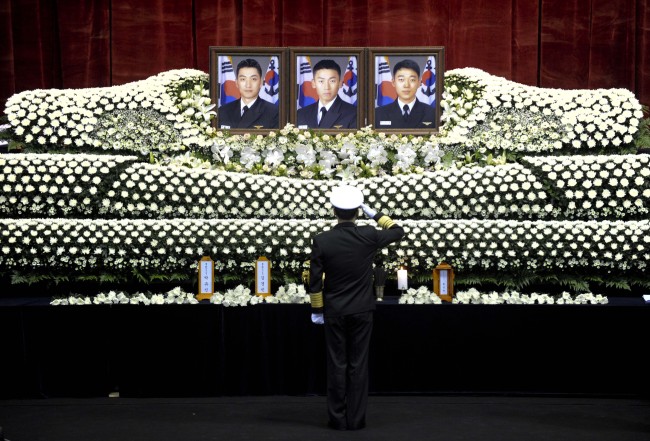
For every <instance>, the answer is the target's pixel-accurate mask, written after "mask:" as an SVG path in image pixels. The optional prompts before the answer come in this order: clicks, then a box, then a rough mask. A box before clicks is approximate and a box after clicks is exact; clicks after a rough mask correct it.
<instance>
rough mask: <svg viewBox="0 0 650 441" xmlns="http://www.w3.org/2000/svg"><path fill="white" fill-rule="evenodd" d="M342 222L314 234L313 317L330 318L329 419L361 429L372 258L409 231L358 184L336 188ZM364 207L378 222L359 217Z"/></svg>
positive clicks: (317, 320) (343, 427)
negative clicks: (367, 201)
mask: <svg viewBox="0 0 650 441" xmlns="http://www.w3.org/2000/svg"><path fill="white" fill-rule="evenodd" d="M330 202H331V204H332V206H333V207H334V215H335V216H336V218H337V224H336V225H335V226H334V227H333V228H332V229H331V230H329V231H325V232H323V233H320V234H318V235H316V236H315V237H314V238H313V243H312V250H311V261H310V280H309V292H310V298H311V306H312V321H313V322H314V323H316V324H324V327H325V345H326V351H327V356H326V358H327V409H328V415H329V422H328V425H329V426H330V427H331V428H333V429H338V430H357V429H362V428H363V427H365V425H366V407H367V404H368V351H369V347H370V335H371V333H372V321H373V311H374V309H375V297H374V294H373V283H372V280H373V270H372V264H373V260H374V258H375V254H376V252H377V250H379V249H380V248H382V247H385V246H387V245H388V244H390V243H392V242H397V241H399V240H400V239H401V238H402V236H403V235H404V230H403V229H402V227H400V226H399V225H397V224H396V223H395V222H394V221H393V220H391V218H390V217H388V216H386V215H384V214H382V213H377V212H375V211H374V210H372V209H371V208H370V207H368V206H367V205H364V204H363V193H362V192H361V190H359V189H358V188H356V187H352V186H339V187H336V188H334V189H333V190H332V192H331V195H330ZM359 208H361V209H362V210H363V212H364V213H365V215H366V216H367V217H368V218H371V219H374V220H375V221H376V222H377V223H378V224H379V226H380V227H381V228H382V229H381V230H379V229H377V228H375V227H374V226H370V225H367V226H359V225H357V224H356V223H355V221H356V219H357V216H358V214H359Z"/></svg>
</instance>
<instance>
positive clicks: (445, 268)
mask: <svg viewBox="0 0 650 441" xmlns="http://www.w3.org/2000/svg"><path fill="white" fill-rule="evenodd" d="M433 292H434V293H435V294H436V295H437V296H438V297H440V299H441V300H446V301H448V302H451V299H452V297H453V296H454V269H453V268H452V267H451V265H449V264H447V263H445V262H442V263H441V264H440V265H438V266H437V267H435V268H434V269H433Z"/></svg>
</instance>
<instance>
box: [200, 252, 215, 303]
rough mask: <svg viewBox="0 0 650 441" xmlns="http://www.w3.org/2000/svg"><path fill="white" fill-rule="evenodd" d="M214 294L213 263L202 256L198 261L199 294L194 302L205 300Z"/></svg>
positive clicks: (208, 258)
mask: <svg viewBox="0 0 650 441" xmlns="http://www.w3.org/2000/svg"><path fill="white" fill-rule="evenodd" d="M213 294H214V261H213V260H212V259H211V258H210V257H208V256H203V257H201V260H199V293H198V294H197V296H196V300H207V299H209V298H210V297H212V295H213Z"/></svg>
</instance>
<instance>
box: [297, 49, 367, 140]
mask: <svg viewBox="0 0 650 441" xmlns="http://www.w3.org/2000/svg"><path fill="white" fill-rule="evenodd" d="M364 55H365V54H364V51H363V49H361V48H346V49H344V50H337V51H331V50H328V49H325V48H295V49H291V55H290V57H291V74H292V77H291V84H292V86H293V87H292V88H291V89H292V90H291V92H292V95H291V103H290V104H291V115H292V116H290V118H289V122H292V123H293V124H295V125H296V127H297V128H298V129H323V130H350V129H357V128H359V127H361V125H362V124H363V123H364V121H365V109H366V106H365V102H364V98H365V92H364V90H363V87H361V86H362V85H363V84H364V81H365V79H364V74H365V64H366V59H365V56H364Z"/></svg>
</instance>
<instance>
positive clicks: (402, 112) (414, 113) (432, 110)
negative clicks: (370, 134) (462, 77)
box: [368, 47, 445, 134]
mask: <svg viewBox="0 0 650 441" xmlns="http://www.w3.org/2000/svg"><path fill="white" fill-rule="evenodd" d="M444 55H445V51H444V47H374V48H368V64H369V70H370V75H369V86H368V87H369V90H371V91H372V92H370V93H369V94H368V95H369V96H368V121H369V124H372V126H373V128H374V129H375V130H376V131H378V132H398V133H403V134H427V133H432V132H436V131H438V128H439V127H440V116H441V108H440V100H441V99H442V89H443V80H444V71H445V56H444Z"/></svg>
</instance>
